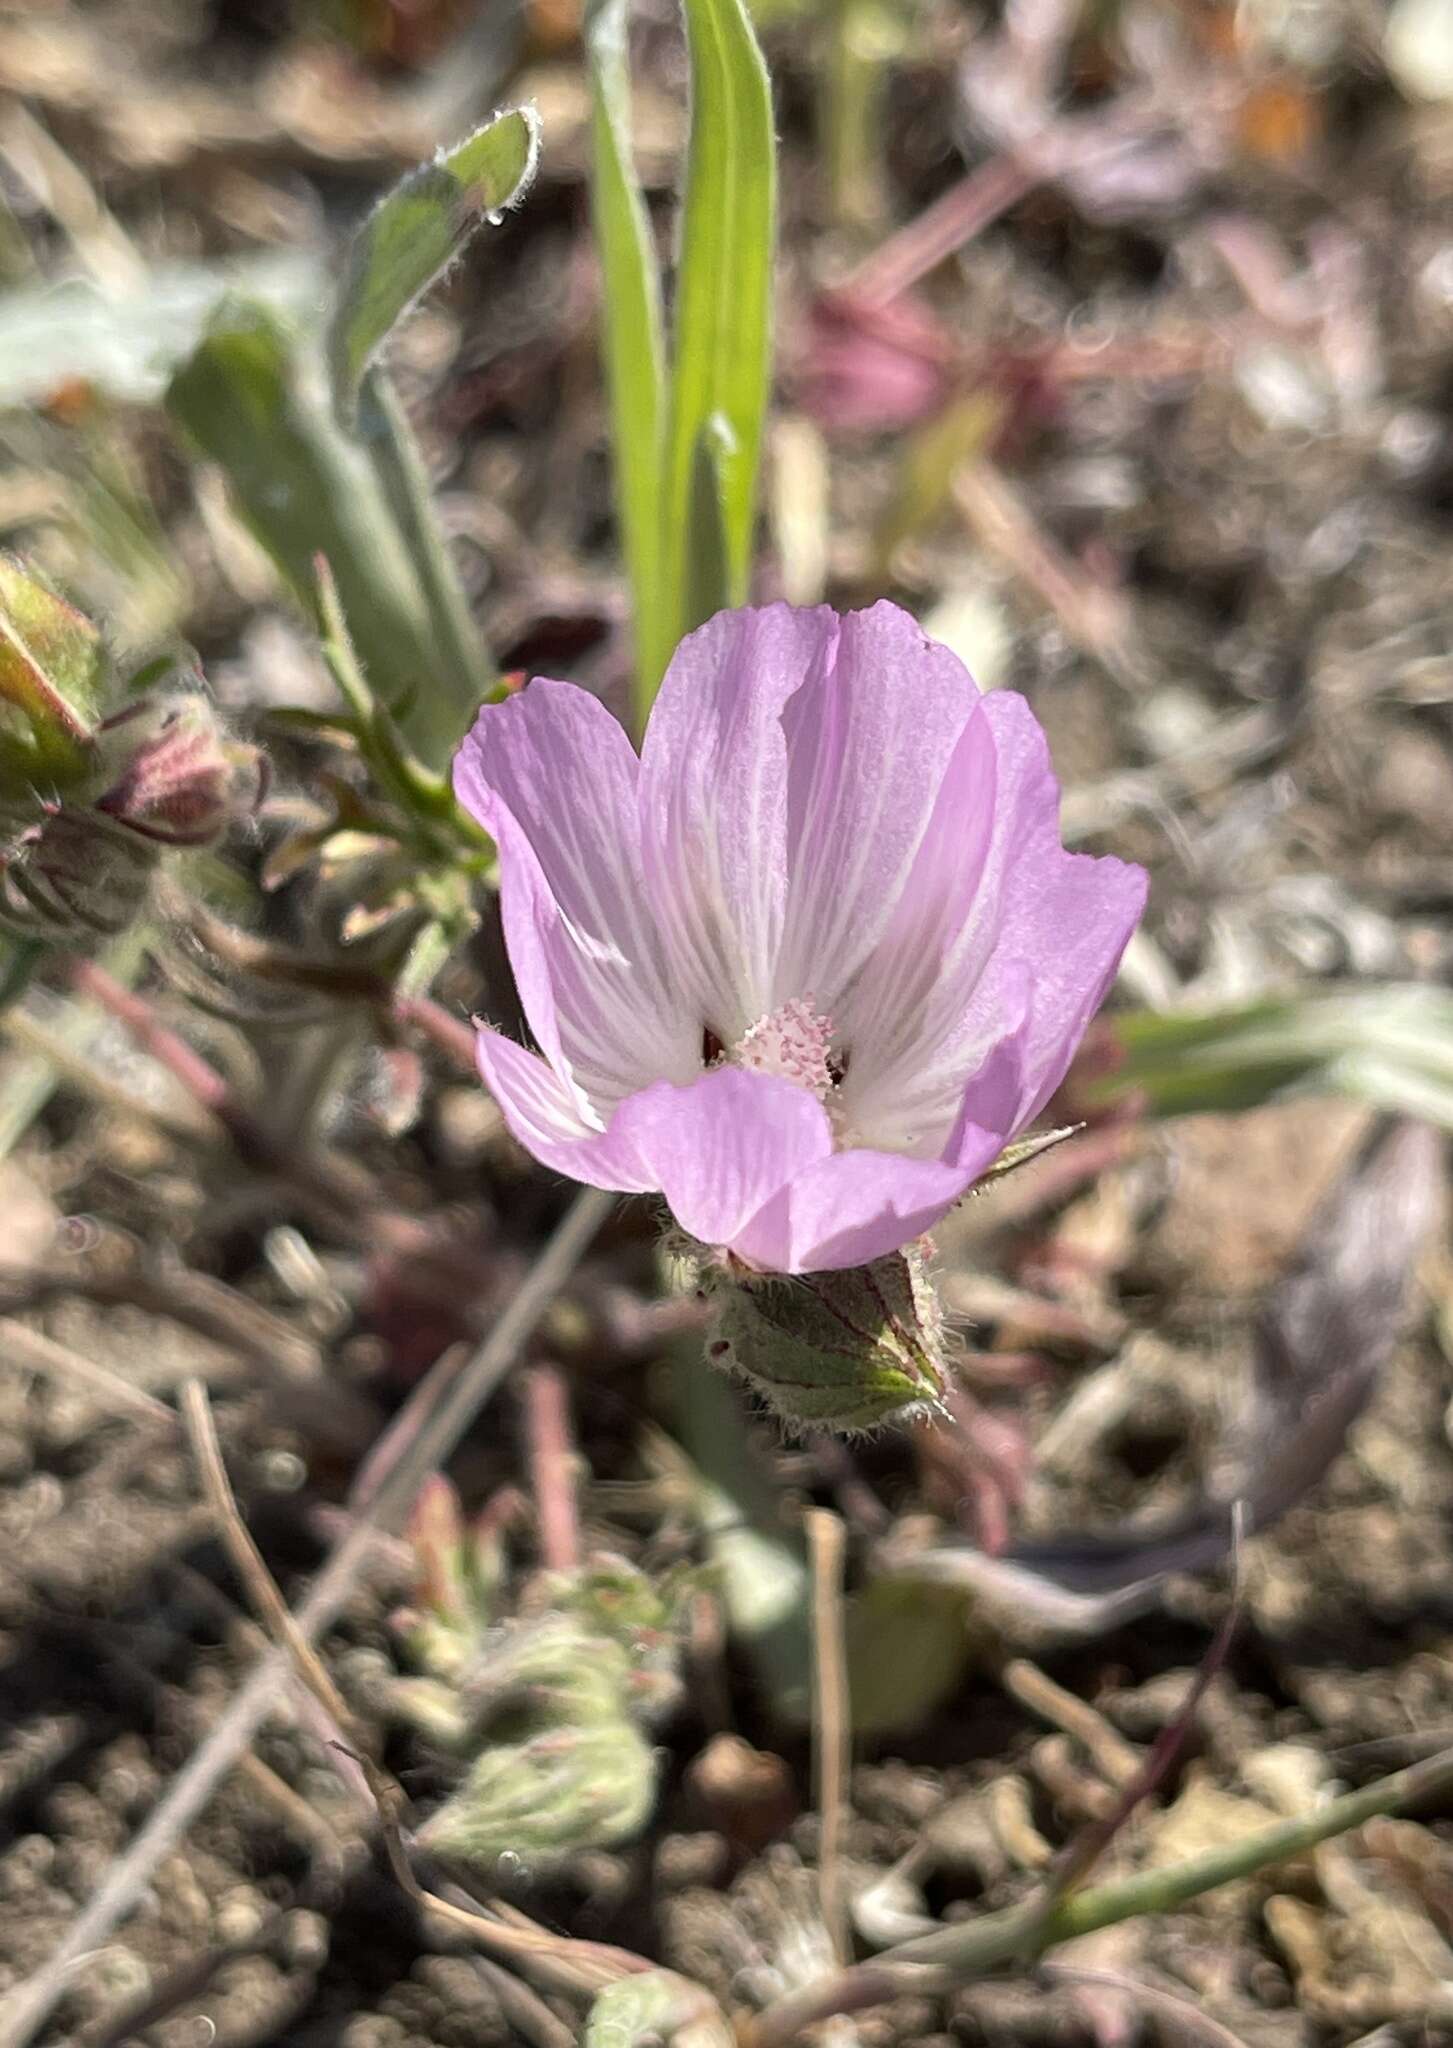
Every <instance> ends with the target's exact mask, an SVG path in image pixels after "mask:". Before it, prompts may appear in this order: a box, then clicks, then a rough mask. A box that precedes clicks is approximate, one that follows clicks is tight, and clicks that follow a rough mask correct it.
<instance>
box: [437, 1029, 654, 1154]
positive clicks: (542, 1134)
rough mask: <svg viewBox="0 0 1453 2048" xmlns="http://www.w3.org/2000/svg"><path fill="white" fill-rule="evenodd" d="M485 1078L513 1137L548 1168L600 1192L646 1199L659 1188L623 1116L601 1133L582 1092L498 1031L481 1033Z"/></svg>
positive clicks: (479, 1051)
mask: <svg viewBox="0 0 1453 2048" xmlns="http://www.w3.org/2000/svg"><path fill="white" fill-rule="evenodd" d="M475 1054H476V1057H477V1059H478V1061H479V1072H480V1076H481V1078H482V1079H483V1081H484V1085H485V1087H486V1088H488V1090H489V1092H490V1094H491V1095H492V1096H493V1097H494V1099H495V1101H496V1102H497V1103H498V1104H499V1108H500V1113H501V1115H502V1116H503V1117H504V1120H505V1122H506V1124H508V1126H509V1128H510V1131H511V1133H512V1134H513V1136H515V1137H516V1138H518V1139H519V1141H520V1143H521V1144H522V1145H523V1146H524V1148H525V1150H526V1151H527V1152H528V1153H530V1154H531V1155H532V1156H533V1157H534V1158H536V1159H538V1160H539V1161H540V1163H541V1165H542V1166H549V1167H553V1168H554V1170H555V1172H556V1173H563V1174H565V1175H566V1176H567V1177H568V1178H569V1179H570V1180H582V1181H587V1182H588V1183H589V1184H590V1186H591V1187H595V1188H619V1189H620V1190H621V1192H622V1193H623V1194H642V1193H645V1192H646V1191H648V1190H650V1189H652V1188H654V1187H655V1185H656V1183H655V1181H654V1179H653V1178H652V1169H651V1168H650V1167H649V1166H648V1165H647V1164H646V1163H645V1162H644V1161H643V1160H642V1159H641V1157H640V1155H639V1153H638V1152H637V1151H636V1149H635V1145H634V1141H633V1139H632V1136H631V1131H630V1128H629V1125H626V1126H624V1127H622V1128H620V1129H617V1125H619V1124H620V1112H619V1111H618V1112H617V1113H616V1115H615V1117H614V1118H613V1119H612V1121H611V1125H610V1128H609V1129H608V1130H604V1131H601V1130H597V1129H595V1128H593V1127H592V1125H591V1124H590V1123H588V1122H587V1121H586V1119H585V1117H584V1115H583V1114H582V1112H581V1110H580V1106H579V1103H578V1101H577V1097H576V1093H575V1091H574V1090H572V1089H571V1088H570V1087H569V1086H568V1085H567V1084H566V1083H565V1082H564V1081H562V1080H561V1079H560V1077H559V1075H558V1074H556V1073H555V1072H554V1071H553V1070H552V1069H551V1068H550V1067H549V1066H547V1065H546V1063H545V1061H544V1060H542V1059H541V1058H540V1056H539V1054H538V1053H534V1052H529V1051H527V1050H526V1048H525V1047H524V1046H522V1045H516V1044H515V1042H514V1040H513V1039H511V1038H506V1037H504V1036H503V1034H502V1033H500V1032H498V1031H491V1030H489V1029H488V1028H481V1030H480V1031H479V1033H478V1035H477V1037H476V1041H475Z"/></svg>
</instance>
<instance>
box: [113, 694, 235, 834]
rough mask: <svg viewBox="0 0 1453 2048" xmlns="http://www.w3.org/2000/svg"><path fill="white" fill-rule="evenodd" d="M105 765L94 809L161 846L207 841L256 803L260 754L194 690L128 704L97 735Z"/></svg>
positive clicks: (223, 830)
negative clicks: (232, 733)
mask: <svg viewBox="0 0 1453 2048" xmlns="http://www.w3.org/2000/svg"><path fill="white" fill-rule="evenodd" d="M99 740H100V747H101V753H102V759H103V762H104V763H105V767H106V769H107V770H109V771H110V776H109V779H108V781H107V785H106V787H105V788H104V789H103V790H102V793H101V794H100V795H99V796H98V797H97V798H96V799H95V808H96V809H97V810H98V811H100V812H101V813H103V814H104V815H105V816H107V817H110V818H114V819H115V820H116V821H117V823H118V824H121V825H124V826H126V828H127V829H128V831H131V832H136V833H139V834H140V836H141V837H142V838H143V839H150V840H153V841H155V842H156V843H157V844H159V845H162V846H210V845H211V844H212V843H213V841H214V840H217V839H219V838H220V837H221V836H222V834H223V832H225V831H226V829H227V827H228V826H229V825H230V824H232V823H233V822H234V820H235V819H237V818H239V817H242V816H245V815H246V814H247V813H248V812H250V811H253V810H255V809H256V808H257V804H258V801H259V799H260V797H261V795H262V790H263V756H262V755H261V754H260V753H259V752H258V751H257V749H256V748H255V747H246V746H238V745H235V744H234V743H233V742H232V741H230V740H228V739H227V738H226V737H225V736H224V734H223V731H222V727H221V725H220V723H219V721H218V718H217V714H216V712H215V711H214V710H213V708H212V706H211V704H210V703H209V702H208V700H207V698H206V697H204V696H203V695H202V694H201V692H200V691H196V690H176V691H172V692H169V693H168V694H166V695H164V696H160V697H154V698H146V699H143V700H142V701H141V702H140V703H137V704H132V705H129V706H128V707H127V709H126V710H125V711H121V712H118V713H117V715H116V716H115V717H114V718H109V719H107V721H106V723H105V725H104V726H103V727H102V729H101V733H100V735H99Z"/></svg>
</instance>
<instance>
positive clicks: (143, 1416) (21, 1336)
mask: <svg viewBox="0 0 1453 2048" xmlns="http://www.w3.org/2000/svg"><path fill="white" fill-rule="evenodd" d="M0 1357H3V1358H4V1359H5V1361H6V1363H7V1364H10V1365H20V1366H24V1367H25V1368H26V1370H27V1371H29V1372H39V1373H44V1374H45V1375H46V1377H47V1378H49V1379H55V1380H69V1381H70V1382H71V1383H72V1384H73V1385H75V1386H81V1387H84V1388H85V1390H86V1392H87V1393H88V1394H90V1395H91V1396H93V1398H95V1399H98V1400H101V1401H105V1402H108V1403H109V1404H110V1405H111V1407H112V1408H113V1409H116V1410H120V1411H121V1412H122V1413H124V1414H127V1415H134V1416H135V1417H136V1419H137V1421H138V1422H147V1423H150V1424H151V1425H152V1427H153V1428H158V1429H164V1430H167V1431H172V1430H175V1428H176V1426H177V1418H176V1416H175V1415H174V1414H173V1413H172V1411H171V1409H170V1408H168V1406H167V1404H166V1402H165V1401H158V1399H157V1398H156V1396H155V1394H148V1393H146V1392H145V1391H144V1389H143V1388H141V1387H136V1386H133V1385H132V1383H131V1381H130V1380H128V1379H126V1378H124V1377H123V1375H122V1374H121V1373H119V1372H114V1371H113V1370H112V1368H111V1367H110V1366H109V1365H97V1364H96V1363H95V1361H94V1360H93V1359H90V1358H83V1357H82V1356H81V1354H80V1352H79V1351H72V1350H71V1348H70V1346H69V1345H66V1344H57V1343H56V1341H55V1339H54V1338H53V1337H47V1336H44V1335H43V1334H42V1333H41V1332H40V1331H39V1330H32V1329H30V1328H29V1326H28V1325H27V1324H25V1323H17V1322H16V1321H15V1320H14V1319H13V1317H11V1316H0Z"/></svg>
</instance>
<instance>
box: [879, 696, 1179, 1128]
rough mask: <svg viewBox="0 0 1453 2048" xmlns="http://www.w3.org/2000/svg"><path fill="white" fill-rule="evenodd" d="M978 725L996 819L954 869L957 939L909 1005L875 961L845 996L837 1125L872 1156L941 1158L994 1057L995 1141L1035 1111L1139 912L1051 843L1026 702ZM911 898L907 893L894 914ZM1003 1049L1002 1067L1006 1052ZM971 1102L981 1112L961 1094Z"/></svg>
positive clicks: (1105, 862)
mask: <svg viewBox="0 0 1453 2048" xmlns="http://www.w3.org/2000/svg"><path fill="white" fill-rule="evenodd" d="M983 717H984V719H985V721H986V725H987V728H988V731H989V732H990V734H991V735H992V738H993V746H994V773H995V788H994V794H993V803H992V821H993V822H992V830H991V832H990V834H989V839H988V844H987V846H986V847H985V848H984V849H983V853H982V856H981V858H979V860H978V861H977V863H976V864H974V863H969V862H966V866H965V874H966V877H967V876H968V875H970V874H972V875H973V882H972V886H968V887H965V889H964V892H963V895H962V897H961V899H960V903H961V920H962V921H961V924H960V928H959V932H958V936H957V938H956V939H955V940H954V941H953V943H952V944H951V945H950V946H949V947H947V948H946V949H945V950H944V951H943V953H942V954H940V955H939V956H938V966H937V971H936V975H935V977H934V980H933V985H932V987H931V988H926V989H925V990H924V992H923V999H922V1000H918V1001H914V1002H908V1003H901V1002H896V1001H894V1000H893V999H892V988H893V976H892V972H891V969H892V966H893V960H892V956H891V955H885V960H884V964H883V966H882V968H881V970H880V968H879V963H878V962H877V961H875V962H874V963H872V964H871V965H870V968H869V969H868V970H867V971H866V972H865V974H864V976H863V978H862V982H861V983H860V985H859V988H858V990H857V991H855V999H854V1000H855V1006H856V1010H855V1015H854V1017H853V1018H852V1020H851V1022H852V1024H853V1025H854V1026H855V1028H856V1031H857V1036H856V1038H855V1039H854V1040H853V1041H852V1060H851V1064H850V1067H849V1071H848V1075H847V1080H846V1083H845V1086H844V1091H843V1093H844V1108H845V1111H846V1113H847V1117H848V1120H849V1123H850V1125H851V1127H852V1129H853V1130H854V1131H855V1132H856V1133H858V1134H859V1135H860V1136H862V1137H864V1138H866V1139H868V1140H870V1141H871V1142H872V1143H874V1144H877V1145H890V1146H894V1147H902V1148H903V1149H905V1150H911V1151H913V1152H915V1153H920V1154H921V1153H929V1152H935V1153H936V1152H937V1151H938V1150H939V1148H940V1146H941V1145H942V1143H943V1142H944V1139H945V1137H946V1134H947V1133H948V1131H949V1130H950V1129H951V1127H952V1125H953V1123H954V1120H955V1118H956V1117H957V1116H958V1115H959V1113H960V1109H961V1107H962V1105H963V1103H964V1101H965V1099H966V1098H965V1088H966V1086H967V1084H968V1083H969V1081H970V1078H971V1077H973V1076H975V1075H977V1074H978V1073H979V1071H980V1070H981V1069H982V1068H984V1064H985V1062H986V1061H987V1060H989V1058H990V1056H991V1055H996V1056H997V1063H996V1065H995V1066H994V1069H993V1087H992V1096H993V1101H992V1117H993V1122H994V1124H995V1126H996V1127H998V1126H999V1123H1000V1118H1001V1117H1002V1116H1004V1115H1005V1114H1006V1113H1007V1111H1006V1098H1007V1095H1008V1092H1009V1091H1008V1090H1007V1087H1006V1076H1008V1075H1009V1074H1011V1073H1012V1074H1014V1075H1015V1077H1016V1079H1015V1086H1014V1089H1013V1096H1014V1099H1013V1103H1012V1110H1013V1114H1012V1120H1011V1121H1009V1122H1007V1123H1005V1124H1004V1126H1003V1128H1004V1130H1005V1135H1006V1137H1007V1136H1012V1135H1013V1134H1014V1132H1015V1131H1016V1130H1019V1129H1021V1128H1022V1127H1023V1126H1024V1125H1025V1124H1026V1123H1027V1122H1029V1121H1030V1119H1031V1118H1032V1117H1034V1116H1035V1115H1036V1114H1037V1113H1038V1111H1039V1110H1040V1109H1041V1108H1042V1107H1043V1105H1044V1103H1045V1102H1046V1100H1047V1099H1048V1097H1049V1096H1050V1095H1051V1094H1052V1093H1053V1091H1054V1089H1055V1088H1056V1087H1057V1086H1058V1085H1059V1082H1060V1081H1061V1079H1062V1078H1063V1076H1064V1073H1065V1069H1066V1068H1067V1067H1068V1065H1069V1062H1070V1059H1071V1058H1072V1057H1073V1054H1074V1051H1075V1048H1076V1046H1077V1045H1078V1043H1079V1040H1080V1038H1081V1036H1082V1035H1083V1033H1084V1030H1085V1027H1086V1025H1087V1024H1088V1022H1089V1020H1090V1018H1091V1017H1092V1016H1093V1014H1094V1012H1095V1010H1096V1009H1097V1008H1098V1006H1099V1004H1100V1003H1101V1002H1102V1001H1103V999H1104V997H1105V994H1106V991H1107V990H1108V988H1109V985H1110V982H1111V980H1112V978H1113V976H1114V973H1115V969H1116V966H1117V965H1118V963H1119V960H1120V955H1121V954H1122V952H1123V951H1124V949H1125V946H1126V943H1127V941H1128V940H1129V938H1130V934H1131V933H1132V932H1133V931H1134V929H1135V926H1136V924H1137V922H1138V921H1139V918H1140V914H1141V912H1142V910H1143V909H1144V905H1145V890H1146V878H1145V875H1144V873H1143V871H1142V870H1141V869H1139V868H1135V867H1130V866H1128V865H1127V864H1126V863H1124V862H1123V861H1118V860H1112V859H1094V858H1092V857H1090V856H1089V855H1086V854H1071V853H1067V852H1066V851H1065V849H1064V847H1063V846H1062V845H1061V843H1060V837H1059V796H1060V792H1059V784H1058V782H1057V781H1056V779H1055V776H1054V773H1053V770H1052V769H1051V766H1050V762H1049V749H1048V746H1047V743H1046V741H1045V737H1044V733H1043V732H1042V730H1041V729H1040V726H1039V724H1038V722H1037V720H1036V719H1035V717H1034V714H1033V712H1032V711H1031V710H1030V708H1029V706H1028V704H1027V703H1026V702H1025V700H1024V699H1023V698H1022V697H1020V696H1018V695H1016V694H1014V693H1013V692H1010V691H995V692H993V693H992V694H991V695H990V696H988V697H986V698H984V699H983ZM952 795H953V787H952V778H951V779H950V781H949V782H946V784H945V795H944V803H943V806H942V809H941V812H940V813H937V814H936V815H935V820H934V826H933V829H932V830H931V832H930V834H929V835H928V837H927V839H926V841H925V848H924V858H925V860H928V859H929V858H930V857H935V858H936V857H937V850H938V847H939V832H940V828H941V827H942V828H943V829H945V830H947V829H948V828H949V826H950V822H951V819H952V815H953V810H952V808H951V801H952ZM948 900H949V897H948V896H945V897H944V898H943V901H944V902H945V903H946V902H947V901H948ZM912 901H913V897H912V891H911V888H910V890H909V891H908V892H905V904H908V903H911V902H912ZM948 921H949V922H951V918H950V919H948ZM895 939H896V935H895ZM904 957H906V955H905V956H904ZM1011 1041H1012V1057H1011V1056H1010V1051H1009V1050H1005V1048H1006V1047H1009V1046H1010V1043H1011ZM984 1085H987V1083H985V1084H984ZM968 1099H969V1103H970V1114H971V1115H978V1114H979V1112H978V1111H976V1110H975V1109H974V1107H973V1096H972V1093H971V1094H970V1096H969V1098H968Z"/></svg>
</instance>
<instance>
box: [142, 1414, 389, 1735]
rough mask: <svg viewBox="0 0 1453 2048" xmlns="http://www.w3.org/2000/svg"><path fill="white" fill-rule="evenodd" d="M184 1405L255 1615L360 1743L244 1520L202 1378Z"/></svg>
mask: <svg viewBox="0 0 1453 2048" xmlns="http://www.w3.org/2000/svg"><path fill="white" fill-rule="evenodd" d="M181 1405H182V1420H183V1422H184V1423H185V1425H186V1430H187V1436H188V1438H189V1439H190V1442H191V1446H192V1456H193V1459H194V1461H195V1463H196V1466H197V1471H198V1475H199V1476H200V1478H201V1481H202V1490H203V1492H204V1493H205V1494H206V1496H207V1505H208V1506H209V1507H210V1508H211V1510H212V1514H213V1517H214V1518H215V1520H216V1523H217V1533H218V1535H219V1536H220V1537H221V1538H222V1541H223V1543H224V1544H225V1545H226V1548H227V1554H228V1556H229V1557H230V1558H231V1559H232V1564H233V1568H234V1570H235V1571H236V1573H237V1576H238V1577H239V1578H240V1579H241V1581H242V1583H243V1586H244V1587H245V1588H246V1591H247V1597H248V1600H249V1601H250V1602H251V1604H252V1608H253V1611H254V1613H255V1614H256V1615H257V1616H258V1619H259V1620H260V1621H261V1622H262V1624H263V1627H264V1628H265V1629H266V1631H267V1633H268V1635H269V1636H270V1637H271V1639H272V1641H273V1642H275V1643H281V1644H282V1645H283V1646H284V1647H285V1648H286V1650H287V1651H288V1654H289V1655H290V1656H291V1658H292V1660H293V1663H294V1665H295V1666H296V1668H297V1670H298V1672H299V1674H300V1676H301V1677H302V1679H303V1681H304V1683H305V1684H306V1685H307V1686H308V1688H309V1689H310V1691H311V1692H312V1694H313V1697H314V1699H316V1700H317V1702H318V1704H319V1705H320V1706H321V1707H322V1709H323V1711H324V1713H325V1714H326V1715H327V1716H328V1718H329V1720H330V1721H332V1722H333V1723H334V1725H335V1726H336V1728H337V1730H338V1733H339V1735H340V1736H341V1737H342V1739H343V1740H344V1741H346V1742H350V1743H352V1742H354V1741H355V1740H356V1739H357V1736H358V1729H357V1725H356V1723H355V1721H354V1716H353V1710H352V1708H351V1707H350V1706H349V1704H348V1702H347V1700H345V1699H344V1697H343V1695H342V1693H341V1692H339V1690H338V1688H337V1686H336V1685H335V1684H334V1683H333V1680H332V1678H331V1677H330V1676H329V1674H328V1671H327V1668H326V1667H325V1665H324V1663H323V1660H322V1658H321V1657H320V1656H319V1655H318V1652H317V1651H316V1650H315V1649H314V1648H313V1645H312V1644H311V1643H310V1642H309V1641H308V1639H307V1637H306V1636H305V1635H304V1634H303V1631H302V1630H301V1629H300V1628H299V1626H298V1623H297V1620H296V1618H295V1617H294V1615H293V1612H292V1609H291V1608H290V1607H289V1606H288V1603H287V1602H286V1600H284V1598H283V1596H282V1594H281V1593H280V1592H279V1590H278V1583H277V1580H276V1579H275V1578H274V1577H273V1575H272V1573H271V1572H270V1571H269V1570H268V1567H267V1562H266V1560H265V1558H264V1557H263V1554H262V1552H261V1551H260V1550H259V1549H258V1547H257V1545H256V1543H254V1541H253V1540H252V1532H251V1530H250V1529H249V1528H248V1526H247V1524H246V1522H244V1521H243V1519H242V1513H241V1510H240V1509H239V1508H238V1505H237V1496H236V1495H235V1494H234V1493H233V1491H232V1484H231V1481H230V1480H229V1479H228V1477H227V1468H226V1466H225V1465H224V1464H223V1462H222V1446H221V1445H220V1444H219V1443H218V1441H217V1425H216V1423H215V1421H214V1420H213V1418H212V1404H211V1402H210V1401H209V1400H208V1399H207V1389H206V1388H205V1387H204V1386H203V1384H202V1382H201V1381H200V1380H188V1381H187V1383H186V1385H185V1386H184V1387H183V1388H182V1404H181Z"/></svg>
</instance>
